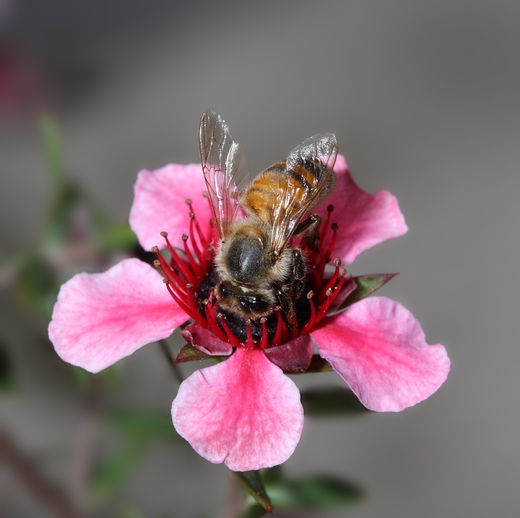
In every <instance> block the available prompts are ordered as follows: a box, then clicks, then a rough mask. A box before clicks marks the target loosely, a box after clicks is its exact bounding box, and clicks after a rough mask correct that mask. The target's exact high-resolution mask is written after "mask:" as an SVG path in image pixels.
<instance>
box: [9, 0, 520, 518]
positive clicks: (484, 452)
mask: <svg viewBox="0 0 520 518" xmlns="http://www.w3.org/2000/svg"><path fill="white" fill-rule="evenodd" d="M0 12H1V13H2V14H0V16H1V17H2V18H1V21H0V30H1V31H2V35H1V39H0V41H1V42H2V45H3V46H4V48H9V49H16V52H15V54H17V55H19V56H23V59H26V60H27V62H29V63H32V64H33V65H34V71H33V73H34V74H35V76H36V77H38V78H39V79H40V80H41V89H38V90H37V91H33V90H32V89H31V88H28V89H27V103H26V104H27V105H31V103H33V105H39V104H38V103H41V99H43V102H44V103H45V104H46V105H47V106H49V107H50V108H51V110H52V111H53V113H54V114H55V116H56V118H57V120H58V122H59V124H60V128H61V131H62V135H63V148H64V159H65V162H66V164H67V166H68V168H69V170H70V171H71V174H72V175H73V176H74V177H76V178H77V179H79V180H80V181H81V182H82V183H83V185H85V186H86V188H87V189H88V190H89V191H90V193H91V194H92V196H93V197H94V198H96V199H97V200H98V201H99V203H100V205H101V206H102V207H103V208H104V209H105V210H106V211H107V212H108V213H109V214H110V216H111V217H113V218H114V220H116V219H124V218H126V217H127V214H128V211H129V208H130V205H131V202H132V188H133V183H134V181H135V177H136V174H137V172H138V171H139V170H140V169H141V168H144V167H146V168H150V169H151V168H156V167H159V166H162V165H164V164H166V163H168V162H180V163H183V162H193V161H197V160H198V152H197V126H198V121H199V118H200V115H201V113H202V112H203V110H204V109H205V108H207V107H211V108H214V109H216V110H217V111H219V112H220V113H221V114H222V115H223V116H224V118H225V119H226V120H227V121H228V123H229V124H230V127H231V129H232V132H233V135H234V136H235V138H236V139H237V140H238V141H239V142H240V143H241V144H242V145H243V146H244V148H245V150H246V152H247V155H248V159H249V164H250V167H251V170H252V171H254V172H256V171H260V170H262V169H263V168H264V167H266V166H267V165H269V164H271V163H273V162H274V161H276V160H278V159H280V158H281V157H284V156H285V155H286V153H287V152H288V151H289V150H290V149H292V147H294V146H295V145H296V144H298V143H299V142H301V141H302V140H303V139H304V138H306V137H308V136H310V135H313V134H315V133H319V132H326V131H331V132H335V133H336V135H337V137H338V141H339V145H340V152H341V153H343V154H344V155H345V156H346V158H347V161H348V163H349V165H350V167H351V170H352V173H353V175H354V177H355V179H356V181H357V182H358V183H359V185H360V186H362V187H363V188H364V189H365V190H367V191H369V192H375V191H377V190H379V189H386V190H389V191H391V192H392V193H393V194H395V195H396V196H397V198H398V199H399V201H400V206H401V209H402V211H403V213H404V215H405V217H406V220H407V223H408V225H409V227H410V231H409V233H408V234H407V235H406V236H405V237H403V238H400V239H397V240H394V241H391V242H388V243H385V244H382V245H379V246H377V247H376V248H374V249H372V250H369V251H368V252H365V253H363V254H362V255H361V256H360V257H359V258H358V259H357V261H356V262H355V264H354V265H353V266H352V268H351V270H352V272H353V273H355V274H361V273H369V272H393V271H399V272H401V274H400V275H399V276H398V277H397V278H396V279H394V280H393V281H392V282H391V283H390V284H389V285H388V286H386V287H385V288H384V291H383V292H382V294H383V295H386V296H389V297H391V298H394V299H396V300H398V301H400V302H402V303H403V304H404V305H405V306H407V307H408V308H409V309H410V310H411V311H412V312H413V313H414V314H415V315H416V316H417V318H418V319H419V320H420V321H421V323H422V325H423V328H424V330H425V332H426V336H427V339H428V341H429V343H442V344H445V345H446V347H447V349H448V351H449V354H450V356H451V359H452V371H451V374H450V377H449V379H448V381H447V382H446V384H445V385H444V386H443V387H442V388H441V389H440V390H439V391H438V393H436V394H435V395H434V396H433V397H431V398H430V399H429V400H427V401H426V402H424V403H422V404H420V405H418V406H417V407H414V408H412V409H408V410H406V411H404V412H402V413H398V414H365V415H363V416H362V417H356V418H345V419H326V420H317V419H307V420H306V423H305V429H304V433H303V437H302V440H301V442H300V444H299V446H298V448H297V450H296V453H295V454H294V455H293V456H292V457H291V459H290V460H289V461H288V462H287V464H286V467H287V471H288V473H290V474H302V473H311V472H315V471H319V472H329V473H335V474H338V475H340V476H342V477H346V478H349V479H352V480H354V481H356V482H358V483H360V484H362V485H363V486H364V487H365V488H366V491H367V498H366V499H365V500H364V501H363V502H362V503H360V504H358V505H357V506H355V507H353V508H351V509H349V510H348V511H342V510H337V511H331V512H330V513H328V514H326V513H319V515H320V516H330V517H340V516H346V515H348V516H351V517H353V518H368V517H378V516H385V517H388V518H390V517H402V516H421V517H423V518H434V517H435V518H436V517H438V516H473V517H488V516H504V517H509V516H516V515H518V514H519V512H520V499H519V494H518V487H519V482H520V384H519V381H518V379H519V375H518V369H519V368H520V343H519V338H520V330H519V314H518V312H519V302H520V290H519V288H520V281H519V275H518V266H517V265H518V261H519V257H520V239H519V238H520V230H519V227H520V225H519V223H520V203H519V197H520V174H519V166H518V165H519V163H520V117H519V115H520V102H519V92H520V67H519V64H520V62H519V51H520V3H519V2H518V1H516V0H509V1H508V0H495V1H490V0H489V1H479V0H474V1H469V0H467V1H465V0H435V1H422V0H419V1H418V0H416V1H412V0H410V1H406V0H396V1H372V0H364V1H361V0H359V1H357V0H356V1H339V0H338V1H320V2H311V1H301V2H297V1H283V2H276V1H271V0H264V1H263V2H254V3H253V2H239V1H236V2H210V1H207V2H196V1H193V2H175V1H166V0H163V1H160V0H148V1H144V0H143V1H138V0H127V1H124V2H123V1H116V0H103V1H102V0H90V1H88V2H87V1H84V2H81V1H76V2H70V1H67V0H60V1H59V0H47V1H46V2H36V1H33V2H30V1H27V2H23V1H16V0H13V1H12V2H10V3H9V2H6V8H4V9H3V10H0ZM35 99H36V100H35ZM4 104H6V103H4ZM34 113H35V112H34V111H31V109H26V108H25V107H22V108H19V107H16V106H14V101H13V103H12V106H11V104H10V103H7V109H6V110H4V112H3V115H2V121H1V123H0V175H1V176H0V243H1V248H2V249H1V252H0V255H1V257H2V258H3V259H5V258H8V257H10V256H12V254H15V253H17V251H20V250H22V249H24V248H26V247H29V246H31V244H32V243H34V242H35V240H37V239H38V238H39V235H40V233H41V231H42V219H43V217H44V215H45V213H46V209H47V206H48V200H49V196H50V185H49V180H48V176H47V173H46V169H45V162H44V159H43V154H42V144H41V135H40V132H39V130H38V127H37V124H36V123H35V119H34V117H33V115H34ZM1 294H2V299H1V302H0V304H1V310H0V332H1V336H2V339H3V340H4V341H5V342H6V343H7V344H8V346H9V348H10V349H11V350H12V354H13V357H14V361H15V364H16V367H17V369H18V370H19V372H20V379H21V381H20V386H21V389H22V390H21V391H20V392H18V393H17V394H14V395H10V396H5V395H2V396H1V397H0V419H1V421H2V426H3V427H4V428H5V429H7V430H8V431H9V432H10V433H11V434H12V435H13V436H15V437H16V439H17V441H18V442H19V444H20V445H21V446H22V447H23V448H24V449H25V450H26V451H27V452H28V453H29V454H30V455H32V456H33V457H34V458H36V459H39V461H41V463H42V465H45V470H46V471H47V472H48V473H49V475H50V476H51V477H53V478H54V480H56V481H57V482H59V483H61V484H63V485H67V483H68V482H69V475H70V474H69V473H67V471H66V469H65V468H64V465H65V464H64V463H63V462H62V460H63V459H62V456H63V450H65V451H66V450H67V449H68V448H73V447H74V444H75V442H76V440H77V431H78V429H79V424H78V420H79V419H80V409H79V408H78V398H77V394H76V393H75V392H74V390H71V389H70V387H71V386H72V385H71V383H70V379H69V373H68V371H67V370H66V369H65V368H64V367H63V365H62V364H61V362H60V360H59V359H57V358H56V357H54V356H53V355H52V354H49V353H48V352H47V351H45V350H44V349H43V348H42V347H39V346H36V345H35V338H34V336H35V331H34V329H36V330H38V332H40V333H44V332H45V325H44V324H43V323H42V322H41V320H40V319H39V317H37V316H36V315H34V318H32V317H28V316H27V313H26V312H23V311H22V309H21V307H20V306H19V304H18V303H17V302H16V301H15V300H16V299H15V298H14V297H13V294H12V291H11V290H10V289H9V288H6V287H4V288H2V292H1ZM124 363H125V365H124V367H125V372H124V378H123V386H122V387H121V388H120V389H119V392H118V393H117V395H116V397H117V398H119V399H120V400H122V401H128V402H132V403H135V404H140V405H143V406H147V407H150V408H154V409H157V410H162V411H164V410H165V409H169V406H170V404H171V400H172V399H173V397H174V396H175V393H176V383H175V380H173V379H172V377H171V375H170V372H169V371H168V366H167V365H166V364H165V362H164V359H163V358H162V357H161V356H160V354H159V352H158V350H157V347H156V346H153V345H152V346H149V347H147V348H144V349H142V350H141V351H139V352H138V353H137V354H134V355H133V356H132V357H131V358H129V359H128V360H125V362H124ZM188 371H189V369H186V370H185V372H186V373H188ZM296 381H297V383H299V384H302V383H306V384H312V385H320V384H322V383H330V384H338V385H340V384H341V382H340V380H339V378H338V377H337V376H336V375H335V374H334V373H327V374H322V375H319V376H316V377H313V378H312V379H305V380H303V379H301V378H298V379H297V380H296ZM49 452H50V453H49ZM53 452H54V453H53ZM0 483H1V485H2V486H3V488H4V489H3V490H2V491H0V493H2V496H0V512H1V513H2V515H5V516H42V517H45V516H53V515H52V513H51V512H50V511H48V510H47V509H46V508H44V507H42V508H40V502H39V501H38V500H37V499H36V498H35V497H34V496H33V495H31V493H30V492H29V491H28V490H27V489H26V488H25V487H24V485H23V484H21V483H20V481H19V480H18V478H17V477H16V476H14V475H13V474H12V473H11V472H10V471H8V470H7V469H5V468H4V467H2V466H0ZM226 488H227V475H226V470H225V469H224V468H223V467H222V466H214V465H211V464H209V463H208V462H206V461H204V460H203V459H201V458H199V457H198V456H197V455H196V454H195V453H194V452H192V451H191V450H190V449H189V448H177V449H176V448H169V447H167V446H164V447H163V446H161V445H158V446H157V447H156V448H154V449H153V450H152V451H151V452H150V453H149V455H147V457H146V460H145V462H144V464H143V466H142V468H141V469H140V470H139V472H138V473H137V474H134V475H132V477H131V479H130V480H129V483H128V484H127V486H126V488H125V489H124V490H123V493H122V494H121V495H119V496H120V499H121V500H122V501H127V502H129V503H130V504H131V505H135V506H136V508H138V509H141V510H142V511H143V513H144V514H145V516H149V517H155V516H157V517H166V516H182V517H184V516H186V517H202V516H206V515H205V514H204V513H205V512H206V511H207V510H208V509H211V508H214V509H215V508H218V507H220V506H222V505H223V502H224V500H225V498H226V491H227V489H226ZM201 492H203V493H205V495H206V496H201ZM9 495H10V496H9ZM46 513H47V514H46ZM309 516H310V514H309ZM313 516H314V515H313Z"/></svg>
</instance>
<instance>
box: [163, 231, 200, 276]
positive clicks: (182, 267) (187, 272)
mask: <svg viewBox="0 0 520 518" xmlns="http://www.w3.org/2000/svg"><path fill="white" fill-rule="evenodd" d="M161 236H162V237H164V239H165V241H166V246H167V247H168V250H169V252H170V254H171V256H172V260H173V261H174V262H175V263H176V264H177V266H178V267H179V269H180V271H181V272H182V274H183V275H184V277H185V278H186V280H187V281H188V282H190V283H191V284H197V278H196V277H195V276H194V275H193V272H192V271H191V270H190V269H189V268H188V266H187V265H186V263H185V262H184V261H183V260H182V259H181V258H180V257H179V255H178V254H177V252H176V251H175V249H174V248H173V246H172V245H171V243H170V240H169V239H168V232H161Z"/></svg>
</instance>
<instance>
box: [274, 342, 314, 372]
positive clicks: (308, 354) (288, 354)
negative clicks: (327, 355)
mask: <svg viewBox="0 0 520 518" xmlns="http://www.w3.org/2000/svg"><path fill="white" fill-rule="evenodd" d="M264 352H265V355H266V356H267V357H268V358H269V359H270V360H271V361H272V362H273V363H274V364H275V365H278V367H280V369H282V370H284V371H288V372H305V371H306V370H307V368H308V367H309V365H310V364H311V360H312V355H313V354H314V340H313V339H312V337H311V335H301V336H298V337H297V338H294V339H293V340H291V341H289V342H287V343H285V344H283V345H277V346H275V347H270V348H269V349H264Z"/></svg>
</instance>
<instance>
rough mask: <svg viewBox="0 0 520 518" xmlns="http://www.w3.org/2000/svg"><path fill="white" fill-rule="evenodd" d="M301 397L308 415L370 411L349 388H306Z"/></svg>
mask: <svg viewBox="0 0 520 518" xmlns="http://www.w3.org/2000/svg"><path fill="white" fill-rule="evenodd" d="M301 398H302V405H303V408H304V411H305V415H306V416H315V417H316V416H319V417H324V416H341V415H352V414H361V413H365V412H369V410H368V409H367V408H366V407H364V406H363V405H362V404H361V403H360V401H359V399H358V398H357V396H356V395H355V394H354V393H353V392H352V391H351V390H350V389H347V388H342V387H324V388H314V389H306V390H302V392H301Z"/></svg>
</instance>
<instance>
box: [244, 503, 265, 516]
mask: <svg viewBox="0 0 520 518" xmlns="http://www.w3.org/2000/svg"><path fill="white" fill-rule="evenodd" d="M266 514H267V511H266V510H265V509H264V508H263V507H262V506H261V505H260V504H256V503H254V504H251V505H250V506H249V507H248V508H247V509H246V510H245V511H244V512H243V513H242V514H241V515H240V518H261V517H262V516H265V515H266Z"/></svg>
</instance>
